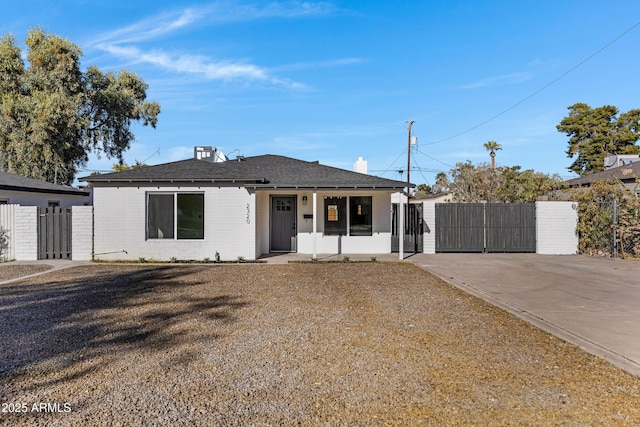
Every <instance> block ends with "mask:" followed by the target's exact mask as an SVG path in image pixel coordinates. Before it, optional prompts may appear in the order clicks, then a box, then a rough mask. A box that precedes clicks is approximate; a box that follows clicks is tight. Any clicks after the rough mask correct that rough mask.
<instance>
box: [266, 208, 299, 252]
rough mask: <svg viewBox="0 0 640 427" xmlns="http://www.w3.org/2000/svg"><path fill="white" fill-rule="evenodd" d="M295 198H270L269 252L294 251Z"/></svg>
mask: <svg viewBox="0 0 640 427" xmlns="http://www.w3.org/2000/svg"><path fill="white" fill-rule="evenodd" d="M295 236H296V196H273V197H272V198H271V252H292V251H295V246H294V237H295Z"/></svg>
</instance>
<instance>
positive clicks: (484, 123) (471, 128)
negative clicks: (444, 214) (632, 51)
mask: <svg viewBox="0 0 640 427" xmlns="http://www.w3.org/2000/svg"><path fill="white" fill-rule="evenodd" d="M638 26H640V21H639V22H636V23H635V24H634V25H632V26H631V27H630V28H628V29H627V30H625V31H624V32H623V33H622V34H620V35H619V36H617V37H616V38H614V39H613V40H611V41H610V42H609V43H607V44H606V45H604V46H602V47H601V48H600V49H598V50H597V51H595V52H594V53H592V54H591V55H589V56H588V57H587V58H586V59H583V60H582V61H580V62H579V63H578V64H577V65H574V66H573V67H571V68H570V69H569V70H567V71H565V72H564V73H562V74H561V75H560V76H559V77H556V78H555V79H553V80H551V81H550V82H549V83H547V84H546V85H544V86H542V87H541V88H540V89H538V90H536V91H535V92H533V93H532V94H531V95H529V96H527V97H525V98H524V99H522V100H520V101H518V102H516V103H515V104H513V105H512V106H510V107H509V108H507V109H506V110H503V111H501V112H499V113H498V114H496V115H494V116H492V117H490V118H488V119H487V120H485V121H483V122H481V123H478V124H477V125H475V126H472V127H470V128H469V129H467V130H464V131H462V132H459V133H457V134H455V135H453V136H450V137H448V138H443V139H439V140H437V141H433V142H429V143H427V144H425V145H433V144H439V143H441V142H445V141H449V140H451V139H454V138H457V137H459V136H462V135H464V134H466V133H469V132H471V131H472V130H475V129H477V128H479V127H481V126H484V125H486V124H487V123H489V122H491V121H493V120H495V119H497V118H498V117H500V116H502V115H504V114H506V113H508V112H509V111H511V110H513V109H514V108H516V107H518V106H520V105H521V104H524V103H525V102H527V101H528V100H530V99H531V98H533V97H534V96H536V95H537V94H539V93H540V92H542V91H543V90H545V89H547V88H549V87H550V86H552V85H553V84H555V83H556V82H558V81H559V80H560V79H562V78H563V77H565V76H567V75H568V74H569V73H571V72H573V71H575V70H576V69H577V68H579V67H581V66H582V65H584V64H585V63H586V62H587V61H589V60H591V59H592V58H593V57H595V56H596V55H598V54H599V53H600V52H602V51H603V50H605V49H607V48H608V47H609V46H611V45H612V44H614V43H615V42H617V41H618V40H620V39H621V38H623V37H624V36H626V35H627V34H628V33H630V32H631V31H633V30H634V29H635V28H636V27H638Z"/></svg>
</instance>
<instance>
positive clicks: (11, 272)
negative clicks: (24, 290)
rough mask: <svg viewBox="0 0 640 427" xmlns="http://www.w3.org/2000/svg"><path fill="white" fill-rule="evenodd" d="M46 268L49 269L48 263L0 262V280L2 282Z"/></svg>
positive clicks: (42, 270) (40, 271)
mask: <svg viewBox="0 0 640 427" xmlns="http://www.w3.org/2000/svg"><path fill="white" fill-rule="evenodd" d="M47 270H51V266H50V265H43V264H25V265H15V264H13V263H2V264H0V282H4V281H5V280H12V279H17V278H19V277H23V276H28V275H30V274H37V273H42V272H44V271H47Z"/></svg>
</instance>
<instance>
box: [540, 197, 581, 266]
mask: <svg viewBox="0 0 640 427" xmlns="http://www.w3.org/2000/svg"><path fill="white" fill-rule="evenodd" d="M577 206H578V205H577V203H576V202H536V253H538V254H544V255H573V254H576V253H577V252H578V233H577V232H576V225H577V224H578V209H577Z"/></svg>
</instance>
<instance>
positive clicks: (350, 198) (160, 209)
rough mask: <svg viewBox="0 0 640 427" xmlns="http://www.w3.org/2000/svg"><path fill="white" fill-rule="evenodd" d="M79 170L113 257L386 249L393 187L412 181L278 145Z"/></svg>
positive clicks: (97, 229)
mask: <svg viewBox="0 0 640 427" xmlns="http://www.w3.org/2000/svg"><path fill="white" fill-rule="evenodd" d="M81 180H84V181H88V182H90V183H92V184H93V187H94V188H93V191H94V194H93V204H94V256H95V259H107V260H127V259H128V260H131V259H133V260H137V259H139V258H145V259H154V260H168V259H171V258H176V259H180V260H189V259H191V260H202V259H205V258H209V259H211V260H214V259H220V260H235V259H238V258H240V257H242V258H244V259H247V260H253V259H257V258H258V257H260V256H261V255H263V254H268V253H272V252H297V253H302V254H309V255H311V256H314V255H315V254H317V253H344V254H350V253H352V254H353V253H369V254H376V253H378V254H379V253H389V252H391V194H392V193H396V192H398V191H401V190H402V188H403V187H404V186H406V183H404V182H400V181H394V180H389V179H384V178H379V177H376V176H371V175H366V174H361V173H357V172H351V171H346V170H343V169H337V168H333V167H329V166H324V165H321V164H319V163H318V162H306V161H302V160H296V159H292V158H288V157H283V156H276V155H264V156H255V157H247V158H244V157H241V158H239V159H237V160H231V161H226V162H222V163H210V162H207V161H203V160H197V159H188V160H183V161H179V162H173V163H166V164H161V165H157V166H148V167H144V168H139V169H131V170H127V171H122V172H115V173H109V174H104V175H96V176H89V177H85V178H81Z"/></svg>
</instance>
